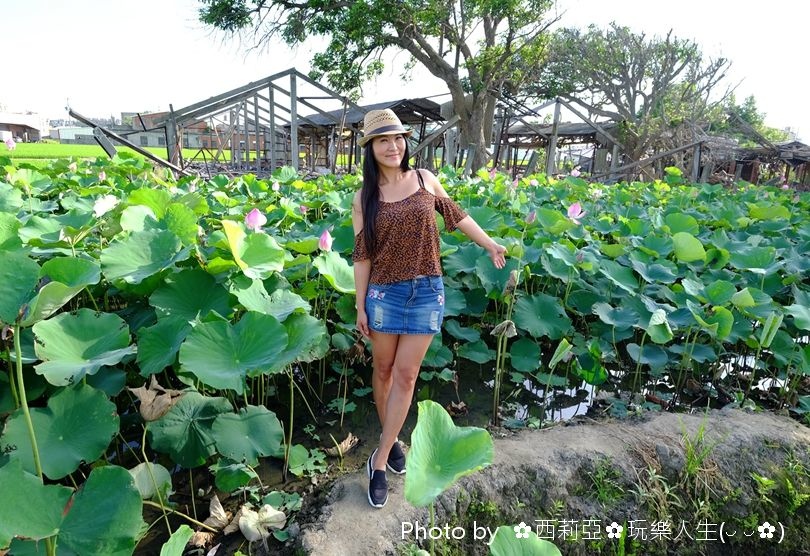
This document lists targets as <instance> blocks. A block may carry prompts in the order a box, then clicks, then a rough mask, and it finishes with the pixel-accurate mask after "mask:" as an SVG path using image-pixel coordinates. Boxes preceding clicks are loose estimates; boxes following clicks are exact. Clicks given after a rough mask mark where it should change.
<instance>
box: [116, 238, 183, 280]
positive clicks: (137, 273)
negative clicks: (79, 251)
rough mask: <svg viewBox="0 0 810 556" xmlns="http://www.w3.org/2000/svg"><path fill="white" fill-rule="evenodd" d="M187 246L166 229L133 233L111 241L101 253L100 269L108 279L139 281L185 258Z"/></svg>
mask: <svg viewBox="0 0 810 556" xmlns="http://www.w3.org/2000/svg"><path fill="white" fill-rule="evenodd" d="M188 253H189V251H188V249H183V244H182V243H181V241H180V238H178V237H177V236H176V235H174V234H173V233H172V232H169V231H167V230H147V231H143V232H134V233H132V234H131V235H130V236H129V237H127V238H126V239H119V240H116V241H114V242H113V243H111V244H110V245H109V246H108V247H107V248H106V249H104V251H102V252H101V269H102V271H103V272H104V276H106V277H107V280H110V281H112V280H119V279H120V280H123V281H124V282H126V283H128V284H140V283H141V282H143V281H144V280H145V279H147V278H149V277H150V276H152V275H153V274H157V273H158V272H160V271H161V270H164V269H166V268H169V267H171V266H172V265H174V264H175V263H177V262H179V261H183V260H185V259H186V258H187V257H188Z"/></svg>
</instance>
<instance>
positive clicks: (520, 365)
mask: <svg viewBox="0 0 810 556" xmlns="http://www.w3.org/2000/svg"><path fill="white" fill-rule="evenodd" d="M509 361H510V363H511V364H512V368H514V369H515V370H518V371H521V372H524V373H533V372H535V371H536V370H537V369H538V368H540V347H539V346H538V345H537V343H535V342H533V341H531V340H529V339H528V338H520V339H519V340H517V341H515V343H513V344H512V347H511V349H510V350H509Z"/></svg>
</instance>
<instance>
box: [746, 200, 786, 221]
mask: <svg viewBox="0 0 810 556" xmlns="http://www.w3.org/2000/svg"><path fill="white" fill-rule="evenodd" d="M748 215H749V216H750V217H751V218H756V219H757V220H775V219H777V218H778V219H785V220H790V210H789V209H788V208H787V207H786V206H784V205H771V204H767V205H766V204H758V205H755V204H754V203H748Z"/></svg>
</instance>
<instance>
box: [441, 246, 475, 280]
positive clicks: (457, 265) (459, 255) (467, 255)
mask: <svg viewBox="0 0 810 556" xmlns="http://www.w3.org/2000/svg"><path fill="white" fill-rule="evenodd" d="M480 256H481V248H480V247H478V246H477V245H473V244H467V245H462V246H461V247H459V248H458V249H456V251H455V252H454V253H452V254H451V255H448V256H447V257H445V258H444V259H443V260H442V266H443V267H444V271H445V272H446V273H447V275H448V276H456V275H459V274H471V273H474V272H475V268H476V264H477V262H478V257H480Z"/></svg>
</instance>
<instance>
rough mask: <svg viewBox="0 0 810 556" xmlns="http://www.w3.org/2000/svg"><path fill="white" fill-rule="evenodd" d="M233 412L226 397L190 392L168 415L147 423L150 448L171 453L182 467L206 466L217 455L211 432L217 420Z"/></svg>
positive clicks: (173, 458)
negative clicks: (210, 458) (220, 416)
mask: <svg viewBox="0 0 810 556" xmlns="http://www.w3.org/2000/svg"><path fill="white" fill-rule="evenodd" d="M231 411H233V408H232V407H231V404H230V403H229V402H228V400H226V399H225V398H206V397H204V396H202V395H201V394H200V393H198V392H187V393H186V394H184V395H183V397H181V398H180V401H178V402H177V403H176V404H175V405H174V406H173V407H172V408H171V409H170V410H169V412H168V413H166V415H164V416H163V417H161V418H160V419H158V420H157V421H152V422H151V423H149V424H148V428H147V431H148V433H149V445H150V446H151V447H152V448H153V449H155V450H157V451H158V452H163V453H168V454H169V456H171V458H172V460H173V461H174V462H176V463H178V464H180V465H182V466H183V467H187V468H189V469H190V468H193V467H197V466H200V465H203V464H204V463H205V460H207V459H208V458H209V457H210V456H213V455H214V454H215V453H216V444H215V442H214V437H213V435H212V432H211V427H212V425H213V423H214V420H215V419H216V418H217V416H218V415H220V414H222V413H230V412H231Z"/></svg>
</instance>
